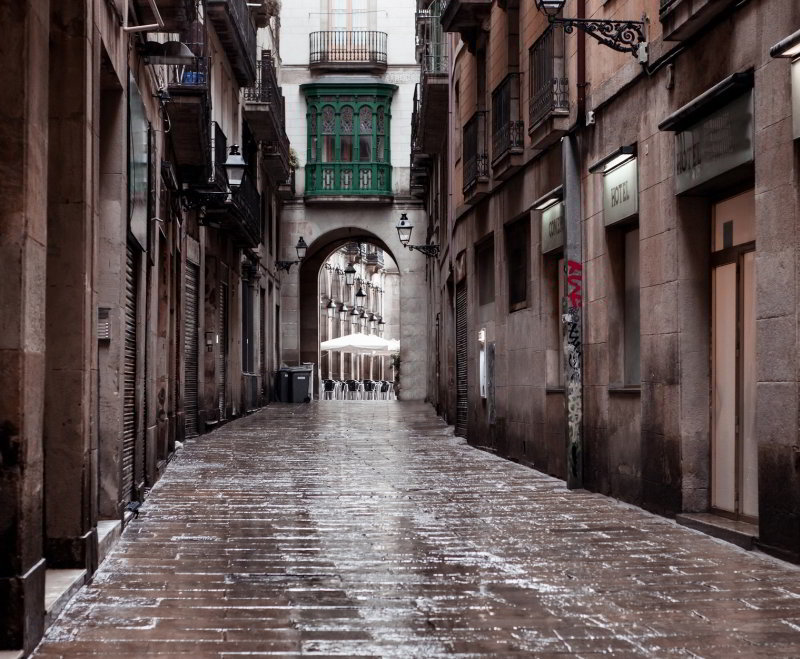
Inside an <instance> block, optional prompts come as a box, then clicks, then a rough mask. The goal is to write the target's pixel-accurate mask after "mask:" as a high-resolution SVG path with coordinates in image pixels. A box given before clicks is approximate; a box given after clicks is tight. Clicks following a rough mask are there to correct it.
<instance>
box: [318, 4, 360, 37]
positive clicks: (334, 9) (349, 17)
mask: <svg viewBox="0 0 800 659" xmlns="http://www.w3.org/2000/svg"><path fill="white" fill-rule="evenodd" d="M327 1H328V26H329V29H331V30H336V31H338V32H353V31H357V30H369V29H370V11H369V9H370V8H369V4H370V2H369V0H327Z"/></svg>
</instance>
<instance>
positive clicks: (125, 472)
mask: <svg viewBox="0 0 800 659" xmlns="http://www.w3.org/2000/svg"><path fill="white" fill-rule="evenodd" d="M122 423H123V430H122V499H123V501H124V502H125V503H128V502H130V501H131V497H132V495H133V469H134V457H135V453H136V254H135V252H134V251H133V249H132V248H131V246H130V245H129V246H128V249H127V259H126V268H125V348H124V366H123V402H122Z"/></svg>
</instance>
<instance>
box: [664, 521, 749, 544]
mask: <svg viewBox="0 0 800 659" xmlns="http://www.w3.org/2000/svg"><path fill="white" fill-rule="evenodd" d="M675 521H676V522H678V524H681V525H683V526H687V527H689V528H690V529H694V530H695V531H700V532H702V533H705V534H707V535H710V536H712V537H714V538H719V539H720V540H724V541H725V542H730V543H731V544H734V545H737V546H739V547H741V548H742V549H748V550H749V549H752V548H753V546H754V544H755V541H756V540H758V526H757V525H756V524H750V523H748V522H740V521H737V520H734V519H728V518H727V517H722V516H721V515H715V514H713V513H684V514H681V515H677V516H676V517H675Z"/></svg>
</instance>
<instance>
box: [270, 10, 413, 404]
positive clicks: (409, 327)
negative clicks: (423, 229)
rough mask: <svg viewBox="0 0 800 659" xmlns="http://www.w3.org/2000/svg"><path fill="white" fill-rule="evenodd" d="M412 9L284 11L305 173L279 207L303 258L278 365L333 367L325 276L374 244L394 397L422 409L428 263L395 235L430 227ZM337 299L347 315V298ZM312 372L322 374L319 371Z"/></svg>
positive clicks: (287, 289)
mask: <svg viewBox="0 0 800 659" xmlns="http://www.w3.org/2000/svg"><path fill="white" fill-rule="evenodd" d="M414 7H415V4H414V2H413V0H401V1H400V2H396V3H391V6H389V4H387V3H384V2H378V1H377V0H297V1H295V2H292V3H285V4H284V6H283V9H282V12H281V24H282V38H283V49H282V56H283V61H282V67H281V85H282V87H283V90H284V92H285V95H286V109H287V117H288V120H287V132H288V135H289V137H290V139H291V141H292V144H293V145H295V148H296V153H297V162H298V176H297V187H296V194H295V196H294V197H293V198H292V199H291V200H289V201H287V203H286V204H285V206H284V210H283V216H282V225H281V226H282V229H281V240H280V249H281V250H282V258H285V259H292V258H294V254H295V245H296V243H297V241H298V240H299V238H303V239H304V240H305V242H306V243H307V244H308V254H307V257H306V259H305V260H304V261H303V262H302V263H301V264H299V266H298V267H297V268H292V269H290V270H289V271H288V272H287V273H286V274H285V275H284V276H283V279H284V282H285V283H284V285H283V286H282V288H281V300H282V312H283V318H282V325H281V326H282V336H281V348H282V351H281V359H282V360H283V361H284V362H285V363H286V364H298V363H303V362H305V363H314V364H316V365H320V364H321V362H323V361H324V360H327V356H324V355H322V354H321V353H320V348H319V345H320V343H321V341H322V340H324V339H323V337H324V336H326V332H327V330H326V327H325V322H324V317H325V316H324V311H325V310H324V309H323V308H322V307H321V304H327V301H324V302H323V298H324V295H325V294H326V293H327V291H326V290H325V288H324V287H323V286H322V285H321V282H322V279H321V275H320V273H321V272H322V271H323V269H324V264H325V263H326V262H327V261H328V258H329V256H330V255H331V254H333V253H334V252H336V251H337V250H338V249H340V248H341V247H342V246H346V245H348V244H362V245H371V246H372V247H371V248H370V249H371V250H372V249H377V250H379V251H377V252H374V251H371V252H370V253H375V254H377V253H380V254H385V255H386V257H387V261H393V262H394V263H395V264H396V266H397V272H398V273H399V283H398V298H399V307H398V317H396V318H395V319H394V322H396V324H397V335H395V336H392V337H390V338H395V339H399V340H400V349H401V354H400V368H399V378H400V380H399V394H400V397H401V398H405V399H409V400H411V399H418V400H422V399H424V398H425V396H426V382H425V378H426V372H427V354H426V351H425V344H424V339H423V337H425V336H426V335H427V327H426V324H425V317H426V313H427V301H426V300H427V286H426V284H425V277H426V265H427V264H426V259H425V258H424V257H423V256H422V255H421V254H419V253H418V252H413V251H409V250H404V249H403V247H402V245H401V244H400V242H399V241H398V237H397V231H396V230H395V225H396V223H397V221H398V220H399V218H400V216H401V214H402V213H406V214H407V215H408V216H409V217H410V218H413V219H414V221H415V223H416V224H418V225H419V226H424V225H425V224H426V219H425V213H424V210H423V209H422V204H421V202H420V200H419V199H417V198H415V197H413V196H412V195H411V182H410V169H409V161H408V154H409V151H410V139H411V134H410V125H411V124H410V120H411V114H412V107H413V94H414V84H415V82H416V79H417V72H418V68H417V64H416V61H415V56H414V43H413V39H411V38H410V35H412V34H413V30H414ZM301 172H302V173H301ZM326 285H327V284H326ZM336 302H337V305H338V306H337V309H339V310H340V309H341V304H342V303H345V302H346V300H338V301H336ZM336 313H337V314H338V311H337V312H336ZM326 364H327V362H325V364H322V366H323V371H324V370H325V368H327V366H326ZM316 374H317V378H319V376H325V377H327V374H326V373H324V372H322V373H321V372H320V370H319V368H317V370H316Z"/></svg>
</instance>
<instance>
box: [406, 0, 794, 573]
mask: <svg viewBox="0 0 800 659" xmlns="http://www.w3.org/2000/svg"><path fill="white" fill-rule="evenodd" d="M642 16H645V17H646V18H645V26H644V27H642V28H641V29H642V36H643V37H644V39H646V41H647V45H646V51H645V50H643V49H640V48H639V47H638V43H637V41H638V40H637V38H636V37H634V38H633V39H632V42H629V43H628V44H627V46H626V44H624V43H622V44H621V42H617V46H619V45H620V44H621V45H623V46H625V47H627V52H619V51H616V50H614V49H612V48H610V47H609V46H608V45H604V44H602V43H599V42H598V40H597V39H596V38H594V36H593V35H592V34H589V33H587V32H585V31H583V30H581V29H578V28H576V29H574V30H572V31H570V32H567V31H565V30H564V29H563V26H562V25H559V24H558V23H556V24H555V25H551V24H550V22H549V21H548V18H547V16H546V15H545V13H543V11H541V10H540V9H538V7H537V3H535V2H534V1H533V0H530V1H518V0H507V1H495V2H491V1H489V2H472V1H471V2H463V1H459V0H449V2H432V3H431V2H421V3H420V4H419V6H418V12H417V34H418V51H419V52H418V58H419V62H420V64H421V67H420V84H419V91H418V97H419V100H418V103H417V106H416V111H415V116H414V119H413V124H412V129H413V131H414V135H415V140H414V149H413V152H412V167H414V168H415V169H414V170H412V172H414V171H416V172H417V176H416V177H415V179H414V180H415V181H416V182H417V183H418V185H417V187H416V191H417V193H418V194H419V195H420V197H421V198H422V199H423V200H424V203H425V205H426V209H427V211H428V216H429V219H430V225H429V232H430V233H431V235H436V236H438V239H439V241H440V242H441V250H440V254H439V257H438V259H437V264H436V268H435V272H434V273H433V274H432V276H431V278H430V280H429V281H430V291H429V321H430V323H431V326H432V327H435V328H436V334H435V335H434V336H431V338H430V341H431V355H432V358H431V363H430V367H429V372H428V382H429V394H430V397H431V400H432V402H433V403H434V404H435V405H436V406H437V409H438V410H439V411H440V413H441V414H442V415H443V416H444V417H445V418H446V419H447V420H448V421H449V422H451V423H453V424H454V425H455V427H456V432H457V433H458V434H462V435H464V436H466V437H467V439H468V441H470V442H471V443H473V444H475V445H477V446H481V447H483V448H486V449H488V450H491V451H494V452H496V453H498V454H500V455H503V456H505V457H508V458H510V459H513V460H517V461H520V462H522V463H525V464H529V465H532V466H534V467H535V468H537V469H540V470H542V471H545V472H547V473H550V474H553V475H555V476H558V477H560V478H564V479H566V480H567V482H568V483H569V484H570V486H572V487H586V488H588V489H591V490H594V491H598V492H602V493H605V494H609V495H611V496H614V497H617V498H619V499H622V500H624V501H628V502H631V503H633V504H636V505H640V506H643V507H645V508H647V509H649V510H652V511H655V512H658V513H661V514H665V515H670V516H677V517H678V519H680V520H681V521H683V522H684V523H686V524H691V525H694V526H698V527H702V528H704V529H706V530H709V531H711V532H715V533H719V532H727V531H729V530H731V529H733V530H734V531H735V533H732V534H729V537H735V538H736V539H737V541H738V542H741V543H742V544H745V545H748V546H750V545H752V544H754V543H755V544H758V546H760V547H762V548H764V549H766V550H768V551H771V552H773V553H775V554H778V555H781V556H784V557H787V558H791V559H793V560H797V559H798V558H800V525H798V514H800V498H798V492H800V488H799V487H798V486H800V482H799V478H800V476H799V475H798V471H797V464H798V463H797V461H796V458H795V453H796V445H797V432H798V414H797V411H798V387H797V384H798V371H797V346H798V335H797V321H798V289H797V281H798V278H797V269H796V264H795V261H796V251H797V231H798V228H799V225H798V192H799V190H800V180H799V179H798V159H797V153H798V151H797V148H798V147H797V142H796V138H797V135H798V131H797V128H796V126H797V122H798V118H797V117H798V114H800V109H798V103H799V102H800V97H799V95H800V84H798V81H797V79H796V78H797V75H798V71H800V69H799V68H798V64H797V63H796V62H795V63H794V64H793V63H792V60H791V53H792V52H794V51H792V49H791V43H792V42H791V40H790V41H789V42H788V43H789V45H788V46H785V47H784V48H777V49H775V50H774V53H773V54H774V55H775V56H773V55H771V52H770V51H771V48H772V47H773V46H774V45H775V44H778V43H779V42H780V41H781V40H783V39H785V38H787V37H788V36H790V35H791V34H792V33H794V32H795V31H796V30H798V28H800V7H798V5H797V3H796V2H792V1H791V0H777V1H774V2H763V1H762V2H759V1H757V0H751V1H750V2H745V3H736V2H725V1H721V2H715V3H692V2H687V1H685V0H662V1H661V2H658V1H657V0H640V1H638V2H629V3H626V4H623V5H615V4H613V3H586V2H585V1H584V0H567V2H566V3H565V5H564V6H563V9H562V11H561V13H560V14H559V15H558V16H557V18H561V19H563V18H572V17H585V18H590V19H597V20H608V19H611V20H631V21H641V19H642ZM631 43H632V45H631ZM442 44H443V45H442ZM781 52H786V54H787V55H789V59H786V58H783V57H780V53H781ZM792 76H794V77H795V82H794V85H793V84H792ZM793 103H794V105H795V109H794V116H793ZM445 108H446V109H445ZM793 121H794V124H793ZM445 122H446V123H447V125H448V126H449V130H448V131H447V135H442V134H441V132H440V131H437V130H436V128H435V127H438V126H441V125H443V124H444V123H445ZM793 125H794V126H795V127H794V128H793ZM720 528H721V529H722V531H720Z"/></svg>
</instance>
